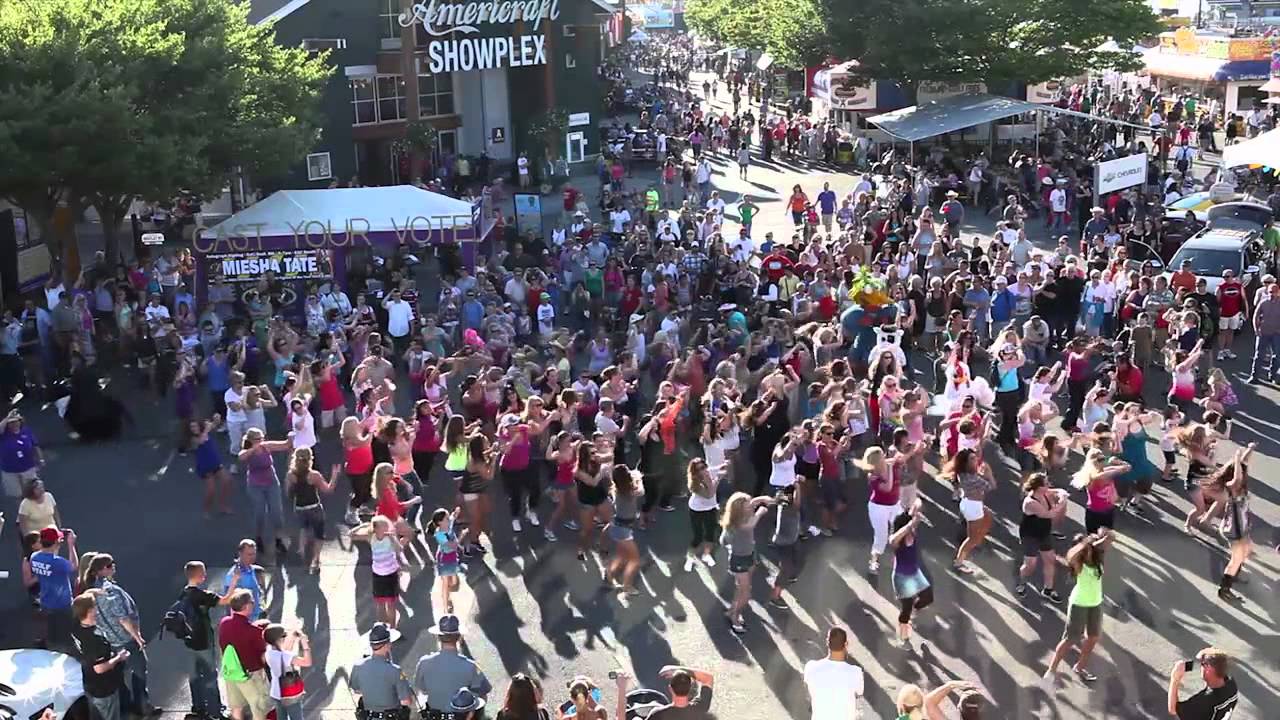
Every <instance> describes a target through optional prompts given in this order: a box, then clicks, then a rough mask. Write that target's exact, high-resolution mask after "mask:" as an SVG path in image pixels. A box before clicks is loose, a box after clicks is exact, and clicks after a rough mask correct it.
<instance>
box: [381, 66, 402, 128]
mask: <svg viewBox="0 0 1280 720" xmlns="http://www.w3.org/2000/svg"><path fill="white" fill-rule="evenodd" d="M405 112H406V111H405V98H404V78H403V77H401V76H399V75H379V76H378V122H393V121H396V120H405V119H407V118H406V116H405Z"/></svg>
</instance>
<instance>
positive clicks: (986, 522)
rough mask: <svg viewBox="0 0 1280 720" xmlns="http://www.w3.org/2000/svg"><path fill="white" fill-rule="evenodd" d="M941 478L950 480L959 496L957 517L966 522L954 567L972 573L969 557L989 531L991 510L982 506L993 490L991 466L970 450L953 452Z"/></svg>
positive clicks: (974, 451) (994, 483)
mask: <svg viewBox="0 0 1280 720" xmlns="http://www.w3.org/2000/svg"><path fill="white" fill-rule="evenodd" d="M940 477H942V478H944V479H946V480H948V481H950V482H951V483H952V485H953V486H954V487H956V488H957V490H958V492H959V493H960V516H961V517H962V518H963V519H964V522H965V539H964V542H963V543H961V544H960V547H959V549H958V550H956V557H955V562H954V563H953V567H954V568H955V569H956V570H957V571H958V572H961V573H963V574H965V575H972V574H973V573H974V569H973V566H972V565H970V564H969V555H970V554H972V553H973V551H974V550H976V549H977V548H978V546H979V545H981V544H982V542H983V541H984V540H986V538H987V533H988V532H990V531H991V522H992V517H991V510H990V509H988V508H987V506H986V505H985V504H984V503H983V500H984V498H986V495H987V493H988V492H989V491H991V490H994V489H995V487H996V481H995V477H994V476H992V474H991V466H989V465H987V464H986V463H984V462H982V461H981V456H980V455H979V454H978V452H977V451H976V450H974V449H972V448H964V449H962V450H960V451H959V452H957V453H956V455H955V457H953V458H951V460H949V461H948V462H947V464H946V467H944V468H943V470H942V473H941V475H940Z"/></svg>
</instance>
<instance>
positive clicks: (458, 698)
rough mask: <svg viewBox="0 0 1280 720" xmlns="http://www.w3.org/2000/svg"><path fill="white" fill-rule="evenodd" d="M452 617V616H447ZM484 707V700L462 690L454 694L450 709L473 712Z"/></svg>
mask: <svg viewBox="0 0 1280 720" xmlns="http://www.w3.org/2000/svg"><path fill="white" fill-rule="evenodd" d="M446 617H452V616H446ZM482 707H484V700H483V699H482V698H481V697H480V696H479V695H476V694H475V693H473V692H471V689H470V688H462V689H461V690H459V691H458V692H456V693H454V694H453V699H452V700H450V701H449V709H450V710H452V711H453V712H472V711H474V710H479V709H480V708H482Z"/></svg>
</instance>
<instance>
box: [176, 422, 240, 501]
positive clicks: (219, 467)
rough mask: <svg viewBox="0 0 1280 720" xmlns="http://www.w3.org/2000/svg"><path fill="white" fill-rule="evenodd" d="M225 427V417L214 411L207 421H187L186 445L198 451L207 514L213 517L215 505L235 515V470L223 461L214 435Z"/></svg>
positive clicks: (198, 466) (196, 454) (196, 464)
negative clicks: (232, 473)
mask: <svg viewBox="0 0 1280 720" xmlns="http://www.w3.org/2000/svg"><path fill="white" fill-rule="evenodd" d="M221 427H222V416H221V415H218V414H216V413H215V414H214V416H213V417H211V418H209V419H208V420H205V421H203V422H201V421H199V420H192V421H191V422H189V423H187V439H186V441H185V444H186V447H189V448H193V449H194V450H195V458H194V459H195V466H196V477H198V478H200V479H201V480H203V481H204V501H203V503H202V505H203V507H204V516H205V518H209V517H210V516H211V515H212V513H213V511H214V505H217V506H218V514H219V515H230V514H231V473H229V472H227V468H226V466H225V465H223V464H222V451H221V450H219V449H218V443H217V441H215V440H214V439H213V434H214V433H215V432H216V431H217V430H218V429H220V428H221Z"/></svg>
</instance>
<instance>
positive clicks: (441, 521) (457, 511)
mask: <svg viewBox="0 0 1280 720" xmlns="http://www.w3.org/2000/svg"><path fill="white" fill-rule="evenodd" d="M461 514H462V508H461V507H456V508H454V509H453V512H449V511H448V510H445V509H444V508H436V511H435V512H433V513H431V524H430V525H429V526H428V528H427V531H428V532H429V533H431V536H432V537H433V538H434V539H435V541H436V555H435V561H436V587H437V588H438V589H439V590H440V607H441V608H442V609H443V611H444V612H446V613H450V614H452V613H453V593H454V591H456V590H457V589H458V583H459V581H458V571H459V569H460V568H461V563H460V556H459V548H461V547H462V544H463V543H464V542H465V541H466V537H467V531H466V530H465V529H464V530H463V531H462V534H461V535H459V534H458V533H457V532H456V531H455V529H454V528H455V526H456V524H457V522H458V516H459V515H461Z"/></svg>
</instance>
